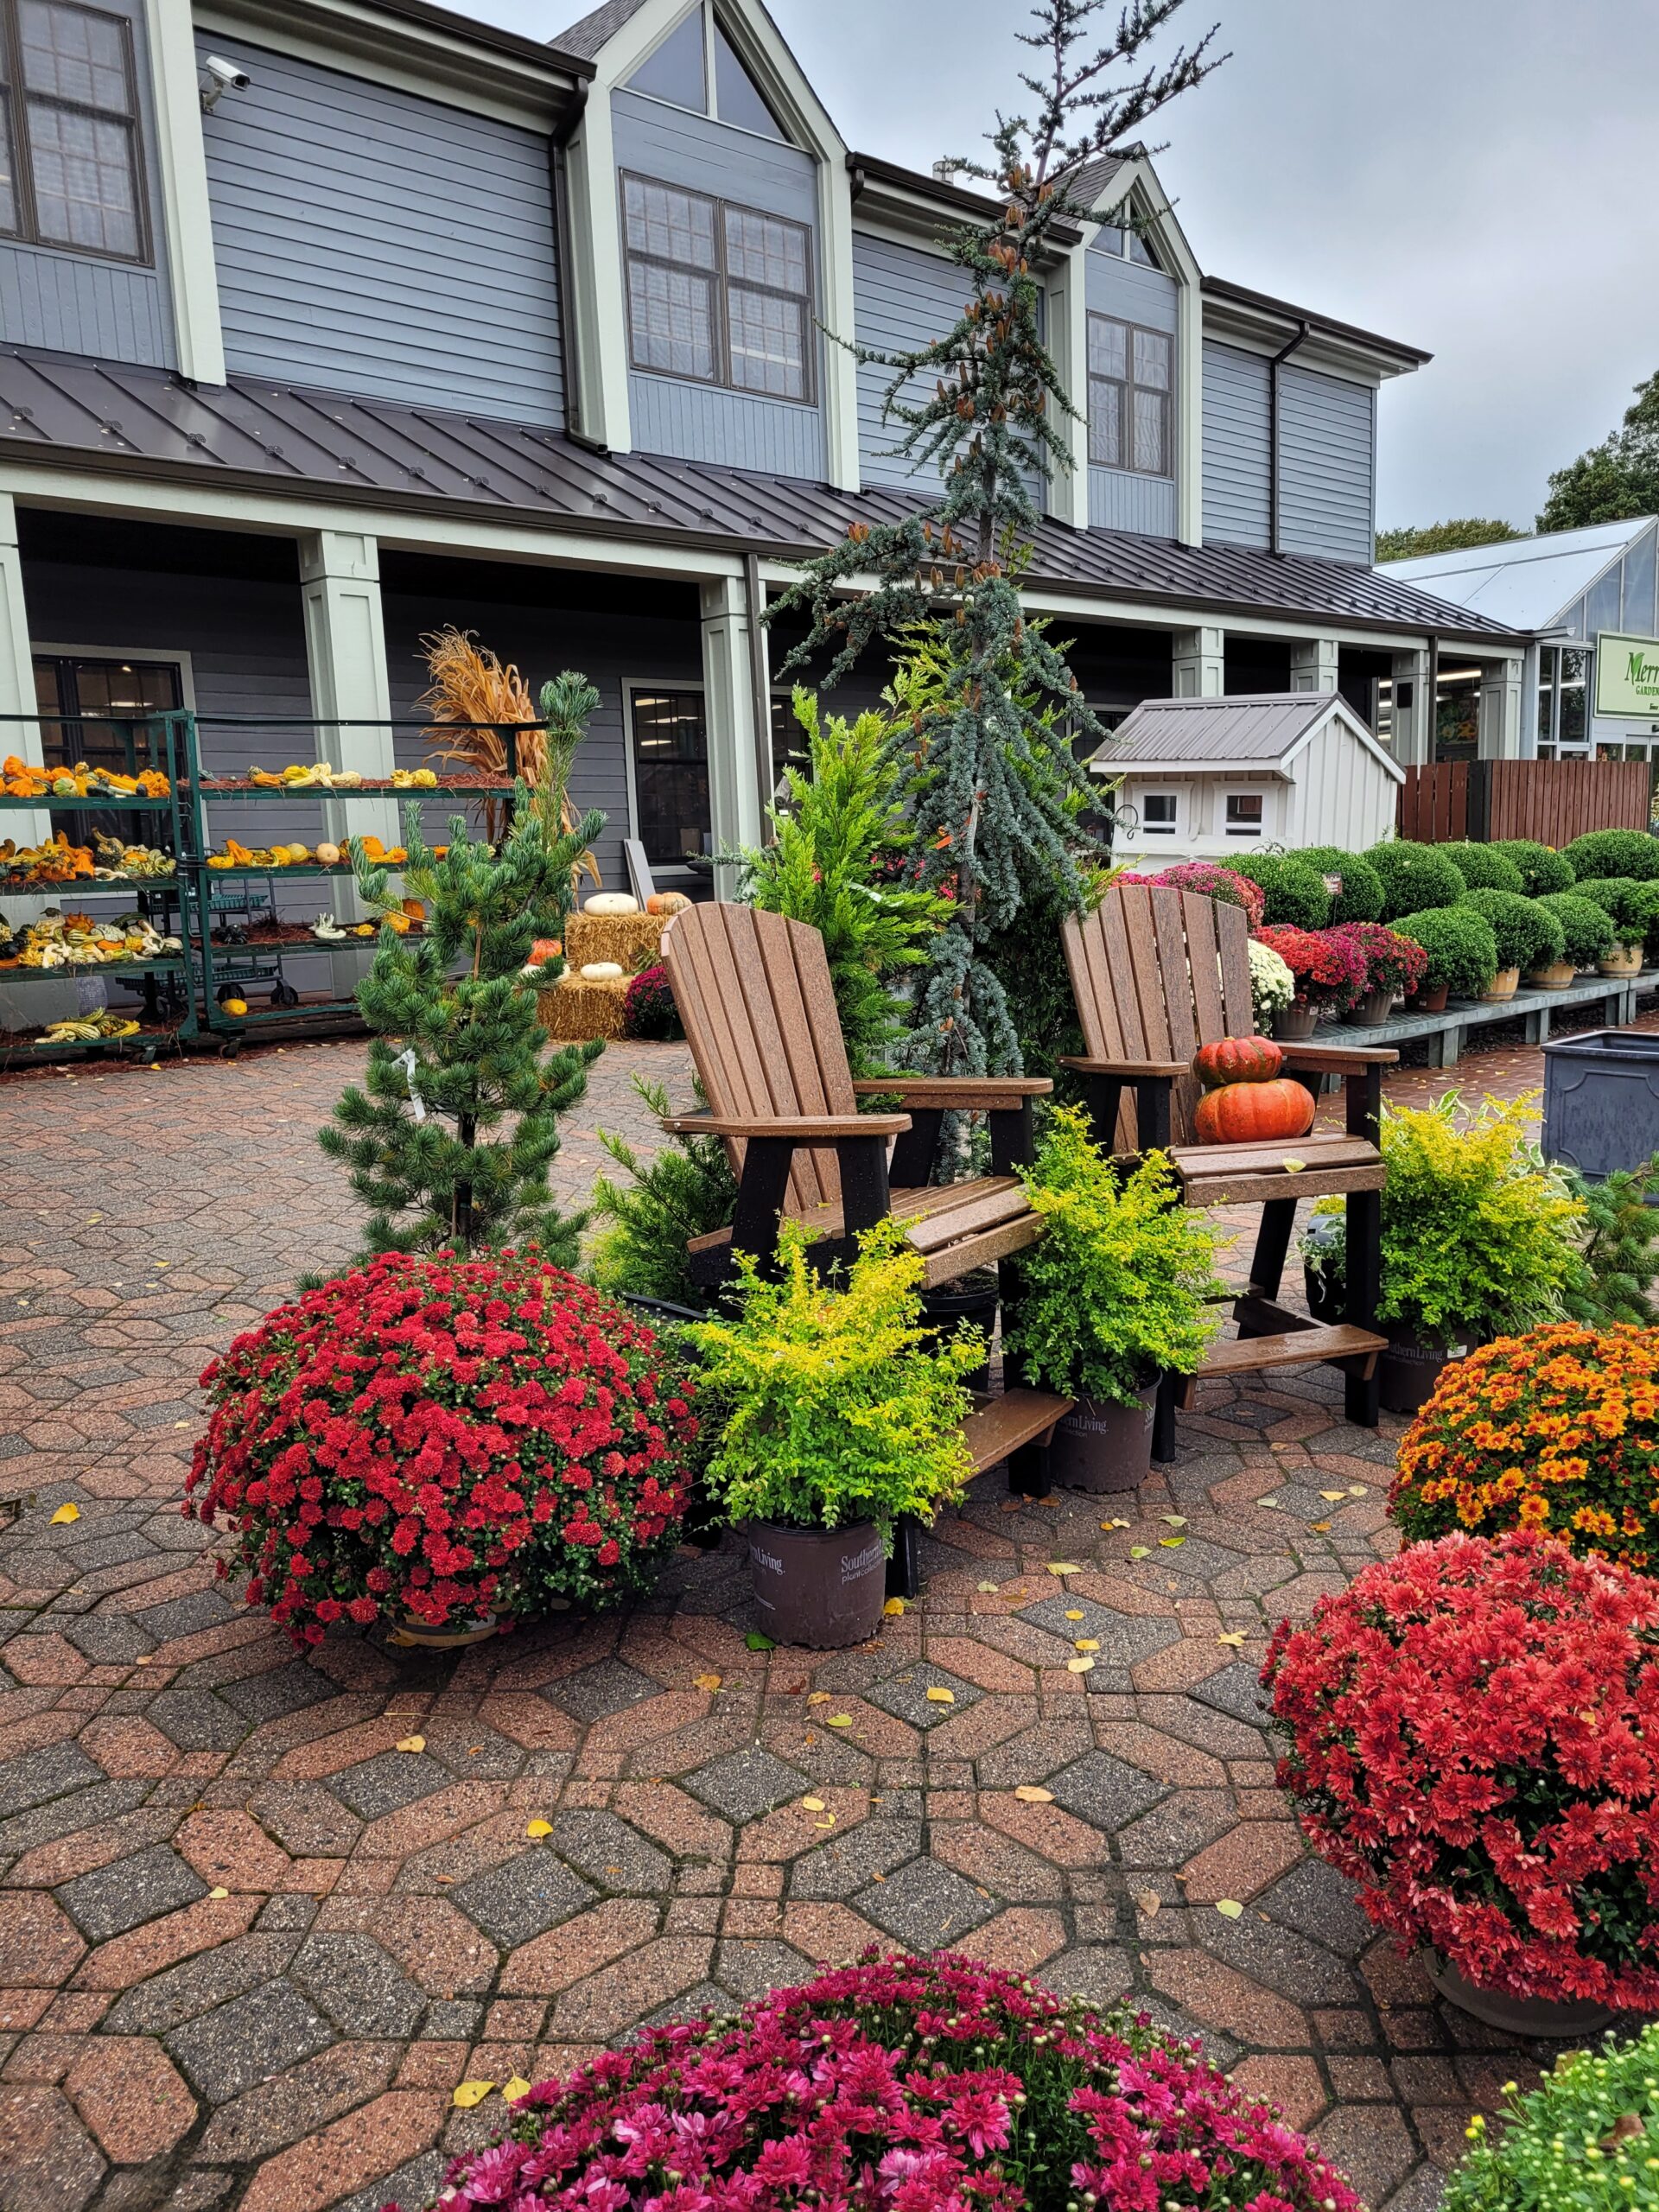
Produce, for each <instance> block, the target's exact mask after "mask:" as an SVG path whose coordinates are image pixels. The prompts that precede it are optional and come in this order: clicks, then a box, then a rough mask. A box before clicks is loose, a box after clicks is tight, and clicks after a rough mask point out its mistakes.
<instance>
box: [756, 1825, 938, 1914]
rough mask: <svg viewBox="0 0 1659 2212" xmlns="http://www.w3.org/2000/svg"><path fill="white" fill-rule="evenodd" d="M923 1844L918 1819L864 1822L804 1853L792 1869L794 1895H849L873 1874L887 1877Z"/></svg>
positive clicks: (791, 1879) (791, 1883)
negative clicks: (830, 1841) (831, 1840)
mask: <svg viewBox="0 0 1659 2212" xmlns="http://www.w3.org/2000/svg"><path fill="white" fill-rule="evenodd" d="M921 1847H922V1827H921V1822H920V1821H860V1822H859V1824H858V1826H857V1827H855V1828H849V1830H848V1832H847V1834H845V1835H843V1836H837V1837H836V1840H835V1841H834V1842H833V1843H825V1844H821V1845H820V1846H819V1847H818V1848H817V1850H816V1851H807V1852H804V1853H802V1854H801V1856H800V1857H799V1858H798V1859H797V1860H796V1861H795V1864H794V1866H791V1869H790V1872H789V1893H790V1895H791V1897H815V1898H828V1897H851V1896H852V1894H853V1892H854V1891H855V1890H861V1889H862V1888H863V1887H864V1885H865V1884H866V1883H867V1882H868V1880H869V1879H870V1878H871V1877H872V1875H875V1874H880V1875H881V1876H882V1877H883V1878H884V1879H885V1878H886V1877H887V1875H889V1874H891V1873H893V1872H894V1870H895V1869H896V1868H898V1867H899V1866H903V1865H904V1863H905V1861H906V1859H914V1858H915V1857H916V1855H917V1853H918V1852H919V1851H920V1850H921Z"/></svg>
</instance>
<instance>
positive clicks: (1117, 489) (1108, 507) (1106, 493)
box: [1089, 468, 1175, 537]
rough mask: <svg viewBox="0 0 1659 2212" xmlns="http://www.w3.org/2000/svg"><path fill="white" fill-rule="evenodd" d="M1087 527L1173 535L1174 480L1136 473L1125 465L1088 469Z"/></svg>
mask: <svg viewBox="0 0 1659 2212" xmlns="http://www.w3.org/2000/svg"><path fill="white" fill-rule="evenodd" d="M1089 527H1090V530H1133V531H1139V532H1140V533H1141V536H1142V537H1174V535H1175V480H1174V479H1173V477H1170V476H1136V475H1135V474H1134V473H1133V472H1132V471H1131V470H1129V469H1127V468H1091V469H1090V471H1089Z"/></svg>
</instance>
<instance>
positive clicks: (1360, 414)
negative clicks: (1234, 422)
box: [1279, 361, 1376, 567]
mask: <svg viewBox="0 0 1659 2212" xmlns="http://www.w3.org/2000/svg"><path fill="white" fill-rule="evenodd" d="M1375 462H1376V393H1375V392H1374V391H1372V389H1371V387H1370V385H1363V384H1349V383H1346V382H1345V381H1344V379H1343V378H1340V377H1326V376H1319V375H1318V374H1317V373H1315V372H1313V370H1310V369H1300V368H1298V367H1297V365H1296V364H1295V363H1294V361H1287V362H1286V363H1285V365H1284V366H1283V367H1282V368H1281V370H1280V372H1279V542H1280V545H1281V549H1282V550H1283V551H1285V552H1287V553H1316V554H1322V555H1324V556H1325V557H1326V558H1327V559H1329V560H1332V561H1354V562H1359V563H1364V564H1365V565H1366V566H1367V567H1369V566H1370V560H1371V555H1372V546H1373V524H1374V521H1375V509H1374V501H1373V484H1374V470H1375Z"/></svg>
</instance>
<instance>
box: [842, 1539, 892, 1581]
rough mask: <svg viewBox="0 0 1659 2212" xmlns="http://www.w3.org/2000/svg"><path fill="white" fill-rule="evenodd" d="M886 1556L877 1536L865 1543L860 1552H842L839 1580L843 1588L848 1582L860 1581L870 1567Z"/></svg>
mask: <svg viewBox="0 0 1659 2212" xmlns="http://www.w3.org/2000/svg"><path fill="white" fill-rule="evenodd" d="M886 1558H887V1553H886V1551H885V1550H884V1549H883V1548H882V1544H881V1540H880V1537H879V1536H878V1537H877V1538H876V1540H875V1541H874V1543H873V1544H866V1545H865V1547H864V1548H863V1550H862V1551H861V1552H843V1553H842V1555H841V1581H842V1588H843V1589H845V1587H846V1586H847V1585H848V1584H849V1582H861V1581H862V1580H863V1579H864V1577H865V1576H866V1575H867V1574H868V1573H869V1572H870V1569H871V1568H872V1567H874V1566H876V1565H877V1564H878V1563H879V1562H880V1561H881V1560H885V1559H886Z"/></svg>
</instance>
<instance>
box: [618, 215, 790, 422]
mask: <svg viewBox="0 0 1659 2212" xmlns="http://www.w3.org/2000/svg"><path fill="white" fill-rule="evenodd" d="M621 186H622V234H623V244H624V249H625V251H626V257H627V265H628V356H629V359H630V361H631V363H632V365H633V367H635V368H636V369H643V370H645V371H647V372H652V373H655V374H657V375H659V376H663V375H666V376H675V377H683V378H687V379H688V380H689V381H690V382H693V383H697V384H710V385H723V386H725V387H726V388H728V390H731V391H747V392H753V393H756V394H758V395H759V396H760V397H764V398H771V399H785V400H791V401H797V402H799V403H801V404H807V405H810V404H811V403H812V401H813V397H814V391H813V378H812V361H811V348H810V318H811V289H812V272H811V249H810V243H809V236H808V232H807V231H806V229H805V227H804V225H802V224H799V223H794V222H791V221H789V220H788V219H786V218H785V217H783V216H781V215H768V214H765V213H761V212H760V210H758V209H756V208H752V207H738V206H736V205H734V203H732V202H730V201H728V200H716V199H714V198H713V197H711V196H710V195H709V194H707V193H698V192H692V191H690V190H689V189H687V188H684V187H683V186H678V185H665V184H660V183H658V182H657V181H655V180H653V179H652V178H650V177H642V176H635V175H630V174H628V173H627V172H626V171H625V172H624V174H623V176H622V180H621Z"/></svg>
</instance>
